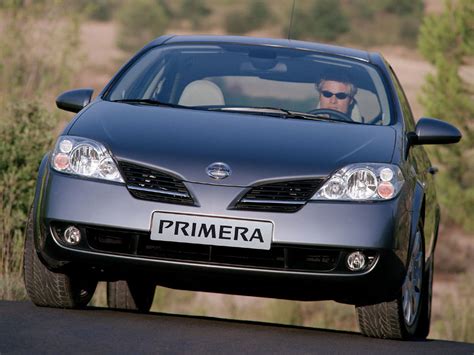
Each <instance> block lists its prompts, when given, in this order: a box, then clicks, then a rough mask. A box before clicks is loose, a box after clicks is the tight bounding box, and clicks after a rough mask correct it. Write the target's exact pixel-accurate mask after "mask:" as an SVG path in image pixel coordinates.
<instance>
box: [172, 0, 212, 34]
mask: <svg viewBox="0 0 474 355" xmlns="http://www.w3.org/2000/svg"><path fill="white" fill-rule="evenodd" d="M211 12H212V11H211V9H210V8H209V7H208V6H207V5H206V4H205V3H204V2H203V1H202V0H184V1H183V3H182V4H181V11H180V13H179V16H180V18H182V19H185V20H190V21H191V25H192V28H193V29H194V30H197V29H199V28H201V27H202V24H203V22H204V20H205V19H206V18H207V17H208V16H209V15H210V14H211Z"/></svg>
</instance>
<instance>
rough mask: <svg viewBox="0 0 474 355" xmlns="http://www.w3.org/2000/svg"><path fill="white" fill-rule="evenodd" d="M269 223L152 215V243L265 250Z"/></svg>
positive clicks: (182, 215)
mask: <svg viewBox="0 0 474 355" xmlns="http://www.w3.org/2000/svg"><path fill="white" fill-rule="evenodd" d="M272 237H273V223H272V222H268V221H255V220H248V219H235V218H222V217H208V216H199V215H189V214H178V213H167V212H155V213H153V217H152V222H151V236H150V238H151V239H152V240H159V241H166V242H178V243H191V244H205V245H218V246H225V247H236V248H249V249H265V250H269V249H270V246H271V241H272Z"/></svg>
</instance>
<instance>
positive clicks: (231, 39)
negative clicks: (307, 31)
mask: <svg viewBox="0 0 474 355" xmlns="http://www.w3.org/2000/svg"><path fill="white" fill-rule="evenodd" d="M170 43H172V44H176V43H235V44H249V45H259V46H273V47H283V48H292V49H300V50H301V49H302V50H310V51H315V52H320V53H325V54H331V55H338V56H343V57H349V58H355V59H358V60H362V61H365V62H370V55H371V53H369V52H367V51H363V50H360V49H354V48H348V47H341V46H334V45H329V44H322V43H315V42H306V41H298V40H293V39H291V40H288V39H277V38H259V37H246V36H217V35H184V36H183V35H179V36H178V35H168V36H162V37H158V38H157V39H155V40H154V41H153V42H151V43H149V44H148V46H147V47H149V46H156V45H159V44H170Z"/></svg>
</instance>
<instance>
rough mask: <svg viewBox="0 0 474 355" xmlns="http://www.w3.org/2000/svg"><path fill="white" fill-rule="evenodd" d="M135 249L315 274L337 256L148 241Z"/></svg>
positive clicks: (334, 262) (328, 268)
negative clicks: (313, 272)
mask: <svg viewBox="0 0 474 355" xmlns="http://www.w3.org/2000/svg"><path fill="white" fill-rule="evenodd" d="M138 250H139V251H138V254H140V255H145V256H151V257H158V258H163V259H171V260H180V261H191V262H204V263H206V264H208V263H212V264H219V265H231V266H244V267H245V266H247V267H257V268H268V269H277V270H289V271H290V270H291V271H315V272H323V271H331V270H334V269H335V268H336V266H337V264H338V261H339V256H340V252H339V251H337V250H322V249H312V248H307V249H306V248H295V247H283V246H273V247H272V248H271V249H270V250H256V249H244V248H231V247H222V246H209V245H199V244H183V243H172V242H157V241H151V240H148V241H146V242H144V243H143V242H142V243H141V244H140V245H139V249H138Z"/></svg>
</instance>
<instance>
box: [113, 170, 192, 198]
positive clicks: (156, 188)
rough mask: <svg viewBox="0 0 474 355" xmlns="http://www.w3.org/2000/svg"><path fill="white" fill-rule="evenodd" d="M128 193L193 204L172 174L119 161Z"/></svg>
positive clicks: (138, 196) (179, 181)
mask: <svg viewBox="0 0 474 355" xmlns="http://www.w3.org/2000/svg"><path fill="white" fill-rule="evenodd" d="M119 164H120V168H121V170H122V172H123V174H124V178H125V182H126V184H127V188H128V190H129V191H130V193H131V194H132V195H133V196H134V197H136V198H138V199H141V200H149V201H156V202H166V203H175V204H182V205H194V204H195V201H194V200H193V198H192V197H191V194H190V193H189V191H188V189H187V188H186V186H185V185H184V183H183V182H182V181H181V180H179V179H177V178H175V177H174V176H172V175H169V174H166V173H164V172H161V171H158V170H154V169H150V168H147V167H144V166H141V165H136V164H131V163H125V162H120V163H119Z"/></svg>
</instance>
